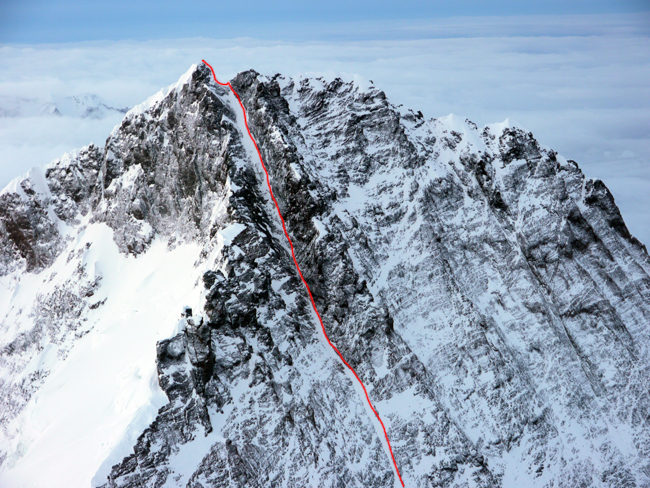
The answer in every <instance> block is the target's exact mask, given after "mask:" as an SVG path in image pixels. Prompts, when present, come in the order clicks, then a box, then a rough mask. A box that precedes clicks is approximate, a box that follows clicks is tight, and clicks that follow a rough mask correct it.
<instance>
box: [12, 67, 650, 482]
mask: <svg viewBox="0 0 650 488" xmlns="http://www.w3.org/2000/svg"><path fill="white" fill-rule="evenodd" d="M232 83H233V85H234V86H235V88H236V89H237V91H238V92H239V94H240V95H241V96H242V100H243V103H244V104H245V106H246V108H247V112H248V114H249V124H250V127H251V130H252V133H253V135H254V136H255V138H256V140H257V142H258V144H259V146H260V149H261V150H262V154H263V156H264V159H265V163H266V165H267V167H268V169H269V173H270V175H271V183H272V185H273V188H274V192H275V196H276V198H277V199H278V201H279V204H280V207H281V210H282V212H283V215H284V217H285V220H286V222H287V228H288V230H289V232H290V234H291V235H292V239H293V242H294V245H295V248H296V255H297V258H298V261H299V262H300V265H301V268H302V270H303V273H304V275H305V278H306V279H307V281H308V282H309V284H310V287H311V289H312V291H313V294H314V298H315V300H316V304H317V306H318V308H319V311H320V313H321V315H322V316H323V319H324V322H325V327H326V328H327V330H328V334H329V336H330V338H331V339H332V341H333V342H334V343H335V344H336V345H337V347H338V349H339V350H340V351H341V352H342V354H343V355H344V357H346V359H347V360H348V361H349V362H350V364H352V366H353V367H354V368H355V370H356V371H357V372H358V373H359V375H360V377H361V378H362V379H363V381H364V383H365V384H366V386H367V387H368V391H369V394H370V397H371V399H372V400H373V403H374V404H375V406H376V407H377V410H378V411H379V413H380V414H381V415H382V419H383V421H384V423H385V424H386V428H387V431H388V435H389V437H390V439H391V443H392V446H393V450H394V452H395V457H396V460H397V463H398V465H399V466H400V471H401V474H402V477H403V478H404V481H405V483H406V486H409V487H411V486H421V487H425V486H514V485H522V486H567V487H568V486H630V487H631V486H648V485H649V484H650V465H649V464H648V456H649V455H650V440H649V438H650V428H649V426H648V418H649V417H648V414H649V412H650V400H649V395H648V386H647V384H646V383H647V382H646V379H647V377H648V372H649V371H650V360H649V357H648V347H647V345H648V340H649V337H648V334H649V331H648V320H649V318H650V309H649V306H648V303H650V300H649V298H650V296H649V294H650V291H649V290H650V278H649V277H648V276H649V273H650V262H649V258H648V255H647V252H646V250H645V248H644V247H643V246H642V245H641V243H639V242H638V241H637V240H636V239H634V237H632V236H631V235H630V234H629V232H628V230H627V228H626V227H625V224H624V222H623V220H622V218H621V216H620V213H619V211H618V209H617V207H616V205H615V204H614V202H613V199H612V197H611V195H610V194H609V192H608V191H607V189H606V187H605V186H604V184H603V183H602V182H600V181H597V180H596V181H593V180H586V179H585V178H584V176H583V175H582V173H581V171H580V170H579V169H578V167H577V164H576V163H575V162H573V161H567V160H566V159H564V158H563V157H561V156H559V155H558V154H556V153H555V152H554V151H552V150H550V149H548V148H543V147H541V146H540V145H539V144H538V143H537V141H535V139H533V137H532V134H529V133H526V132H524V131H522V130H520V129H517V128H516V127H511V126H510V124H508V123H507V122H505V123H502V124H492V125H489V126H486V127H484V128H482V129H478V128H477V127H476V126H475V125H474V124H473V123H472V122H470V121H468V120H462V119H459V118H457V117H454V116H448V117H443V118H439V119H432V120H425V119H424V118H423V117H422V116H421V114H416V113H413V112H410V111H409V112H402V113H400V112H399V110H398V109H397V108H396V107H395V106H393V105H391V104H390V103H389V102H388V101H387V100H386V97H385V95H384V94H383V92H381V91H379V90H377V89H376V88H372V87H365V88H363V89H362V87H360V86H359V85H358V84H355V83H344V82H342V81H341V80H334V81H327V80H323V79H313V78H299V79H285V78H282V77H281V76H277V77H275V78H270V79H269V78H265V77H261V76H259V75H257V74H256V73H255V72H246V73H241V74H239V75H238V76H237V77H236V78H235V79H234V80H233V81H232ZM0 233H1V235H2V241H0V289H1V290H2V293H0V318H2V322H1V323H0V348H2V349H1V351H2V354H1V355H0V375H1V376H0V382H1V384H0V388H1V391H2V408H1V410H0V419H1V422H2V423H1V425H2V431H1V432H0V470H2V472H0V485H2V486H5V485H6V486H19V487H20V486H24V487H43V486H47V487H57V486H61V487H68V488H69V487H72V488H76V487H79V488H81V487H88V486H90V485H93V486H109V487H117V486H119V487H136V486H138V487H140V486H190V487H193V488H196V487H199V486H295V487H298V486H338V484H341V483H343V484H345V485H346V486H377V487H379V486H397V483H398V481H397V477H396V476H395V473H394V470H393V468H392V462H391V459H390V455H389V453H388V451H387V446H386V444H385V442H384V439H383V433H382V431H381V427H380V426H379V425H378V423H377V422H376V419H375V418H374V416H373V414H372V412H371V411H370V410H369V408H368V406H367V404H366V402H365V398H364V397H363V395H362V392H361V391H360V389H359V387H358V385H357V384H356V382H355V381H354V380H353V378H352V377H351V375H350V374H349V372H348V371H347V370H346V369H345V368H344V367H343V366H342V364H341V362H340V360H339V359H338V358H337V357H336V356H335V354H334V353H333V351H332V350H331V348H329V346H328V345H327V343H326V342H325V341H324V338H323V336H322V333H321V332H320V330H319V325H318V323H317V321H316V320H315V316H314V314H313V312H312V311H311V308H310V304H309V301H308V297H307V295H306V291H305V290H304V288H303V287H302V284H301V282H300V280H299V278H298V276H297V273H296V270H295V267H294V265H293V262H292V259H291V257H290V254H289V251H288V248H287V244H286V242H285V239H284V236H283V233H282V229H281V226H280V223H279V220H278V217H277V213H276V211H275V208H274V207H273V205H272V203H271V202H270V198H269V194H268V189H267V188H266V183H265V181H264V177H263V174H262V172H261V166H260V164H259V161H258V159H257V156H256V152H255V150H254V147H253V146H252V142H251V141H250V140H249V139H248V136H247V135H246V131H245V127H244V122H243V119H242V114H241V112H240V109H239V106H238V103H237V102H236V100H235V98H234V96H233V95H232V94H231V93H230V92H229V91H228V90H227V89H226V88H223V87H220V86H218V85H216V84H215V83H214V82H212V80H211V74H210V72H209V71H208V70H207V68H205V67H204V66H200V67H196V66H194V67H192V68H191V69H190V71H188V73H186V75H184V76H183V77H182V78H181V80H179V82H178V83H176V84H174V85H172V86H171V87H170V88H168V89H166V90H163V91H161V92H160V93H159V94H157V95H155V96H154V97H152V98H150V99H149V100H148V101H146V102H145V103H144V104H142V105H140V106H138V107H135V108H134V109H133V110H131V111H130V112H129V113H128V114H127V115H126V117H125V119H124V121H123V122H122V124H121V125H120V126H118V127H116V128H115V130H114V131H113V132H112V133H111V135H110V137H109V139H108V140H107V144H106V147H105V148H97V147H95V146H89V147H87V148H84V149H82V150H80V151H78V152H77V153H74V154H71V155H66V156H64V157H63V158H61V159H60V160H57V161H55V162H54V163H52V164H50V165H48V166H47V167H45V168H41V169H37V170H33V171H32V172H31V173H29V174H27V175H25V176H23V177H21V178H18V179H16V180H14V181H13V182H12V183H11V184H10V185H9V186H8V187H7V188H5V189H4V190H3V191H2V192H1V193H0ZM188 306H189V307H190V308H191V310H189V309H187V308H186V307H188Z"/></svg>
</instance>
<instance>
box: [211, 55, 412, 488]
mask: <svg viewBox="0 0 650 488" xmlns="http://www.w3.org/2000/svg"><path fill="white" fill-rule="evenodd" d="M201 61H203V63H204V64H205V65H206V66H207V67H208V68H210V71H212V77H213V78H214V81H216V82H217V83H218V84H219V85H221V86H227V87H229V88H230V91H232V92H233V94H234V95H235V96H236V97H237V101H238V102H239V106H240V107H241V109H242V112H243V113H244V124H245V125H246V130H247V131H248V136H249V137H250V138H251V141H253V145H254V146H255V149H256V150H257V155H258V156H259V158H260V163H262V169H264V173H266V183H267V185H268V186H269V192H271V198H272V199H273V203H275V208H276V209H277V210H278V215H279V216H280V221H281V222H282V230H284V235H285V236H287V240H288V241H289V246H291V257H293V262H294V263H295V264H296V269H297V270H298V274H299V275H300V279H301V280H302V282H303V284H304V285H305V288H307V293H309V299H310V300H311V305H312V307H314V312H316V315H317V316H318V321H319V322H320V326H321V328H322V329H323V335H324V336H325V339H327V342H328V343H329V345H330V346H332V349H334V350H335V351H336V354H338V355H339V357H340V358H341V361H343V363H344V364H345V365H346V366H347V367H348V369H349V370H350V371H352V374H354V376H355V378H356V379H357V381H358V382H359V384H360V385H361V388H363V392H364V393H365V395H366V400H368V405H370V408H371V409H372V411H373V412H374V413H375V416H376V417H377V420H379V423H380V424H381V428H382V429H384V436H385V437H386V444H388V450H389V451H390V455H391V457H392V458H393V464H394V465H395V471H396V472H397V476H398V478H399V481H400V483H401V484H402V486H404V481H402V476H401V475H400V473H399V468H398V467H397V462H396V461H395V455H394V454H393V448H392V447H391V446H390V440H388V433H387V432H386V427H385V426H384V423H383V422H382V421H381V417H380V416H379V413H378V412H377V410H375V407H373V406H372V402H371V401H370V397H369V396H368V391H367V390H366V387H365V385H364V384H363V381H361V378H359V375H358V374H357V372H356V371H355V370H354V369H353V368H352V366H350V363H348V362H347V361H346V360H345V358H344V357H343V355H342V354H341V352H340V351H339V350H338V349H337V348H336V346H335V345H334V344H332V341H330V338H329V337H328V336H327V332H326V331H325V325H324V324H323V319H322V318H321V316H320V314H319V313H318V309H317V308H316V302H314V297H313V296H312V294H311V290H310V289H309V285H308V284H307V281H306V280H305V278H304V277H303V275H302V271H300V266H298V260H297V259H296V255H295V253H294V251H293V242H291V237H289V232H287V227H286V226H285V224H284V218H283V217H282V213H281V212H280V206H279V205H278V201H277V200H276V199H275V196H274V195H273V189H272V188H271V180H270V178H269V172H268V171H267V170H266V166H265V165H264V160H263V159H262V153H261V152H260V149H259V148H258V147H257V143H256V142H255V139H254V138H253V134H251V130H250V129H249V128H248V120H247V119H246V109H245V108H244V104H243V103H242V101H241V98H239V95H237V92H236V91H235V89H234V88H233V87H232V85H231V84H230V82H226V83H221V82H220V81H219V80H217V76H216V75H215V74H214V69H212V66H211V65H210V64H209V63H208V62H206V60H205V59H202V60H201Z"/></svg>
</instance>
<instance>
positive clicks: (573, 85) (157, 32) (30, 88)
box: [0, 0, 650, 243]
mask: <svg viewBox="0 0 650 488" xmlns="http://www.w3.org/2000/svg"><path fill="white" fill-rule="evenodd" d="M649 11H650V2H648V0H645V1H640V0H629V1H623V0H622V1H612V0H608V1H606V0H594V1H566V0H564V1H555V0H550V1H545V2H537V1H526V2H524V1H521V0H518V1H515V0H511V1H505V0H497V1H492V2H485V1H454V2H449V1H445V2H442V1H416V2H401V3H398V2H392V1H391V2H388V1H383V0H379V1H376V0H375V1H361V2H353V1H350V0H347V1H340V0H334V1H330V2H317V3H316V2H304V1H301V2H298V1H282V2H281V1H278V0H267V1H263V2H262V1H252V0H241V1H237V2H235V1H233V2H215V1H210V2H207V1H198V2H197V1H194V2H167V3H163V4H158V3H155V2H151V1H143V2H132V1H130V2H126V1H122V0H117V1H113V2H104V3H101V4H100V3H97V2H88V1H78V0H74V1H56V0H54V1H44V0H36V1H35V0H23V1H20V2H18V1H15V0H3V1H2V4H1V5H0V43H1V44H0V115H1V114H2V110H3V108H4V109H5V114H7V113H9V112H11V110H8V109H7V107H15V106H19V105H21V104H24V103H27V102H25V101H26V100H27V101H30V100H31V102H29V103H31V106H36V105H38V104H40V103H42V102H52V101H56V100H60V99H61V98H62V97H66V96H71V95H79V94H83V93H92V94H98V95H100V96H101V97H103V98H104V99H105V100H106V101H107V102H108V103H109V104H112V105H115V106H120V107H122V106H133V105H134V104H137V103H139V102H141V101H142V100H144V99H145V98H147V97H148V96H150V95H152V94H153V93H155V92H156V91H158V90H159V89H160V88H161V87H162V86H166V85H169V84H171V83H173V82H174V81H176V80H177V79H178V78H179V76H180V75H181V74H182V73H184V72H185V71H186V70H187V69H188V67H189V66H190V64H192V63H196V62H200V60H201V59H202V58H205V59H206V60H208V61H209V62H211V63H212V64H213V66H214V67H215V69H216V71H217V75H218V76H219V77H220V78H222V79H226V78H230V77H232V76H233V75H234V74H235V73H236V72H237V71H240V70H243V69H249V68H254V69H256V70H257V71H259V72H261V73H264V74H273V73H275V72H282V73H284V74H287V75H295V74H322V75H324V76H326V77H329V78H332V77H334V76H344V77H348V78H349V77H353V76H358V77H361V78H363V79H372V80H373V81H374V83H375V85H376V86H378V87H379V88H381V89H383V90H384V91H385V92H386V93H387V95H388V97H389V99H390V100H391V101H392V102H393V103H396V104H404V105H405V106H407V107H411V108H413V109H415V110H421V111H422V112H423V113H424V114H425V115H426V116H427V117H438V116H442V115H447V114H448V113H451V112H453V113H455V114H457V115H460V116H463V117H468V118H469V119H471V120H474V121H475V122H476V123H477V124H479V125H483V124H486V123H490V122H496V121H502V120H504V119H506V118H510V120H514V121H516V123H518V124H519V125H521V126H523V127H524V128H526V129H527V130H529V131H532V132H533V133H534V135H535V136H536V137H537V138H538V139H539V141H540V142H541V143H542V144H544V145H546V146H550V147H552V148H554V149H556V150H557V151H559V152H560V153H561V154H563V155H564V156H565V157H567V158H570V159H575V160H576V161H578V163H579V165H580V166H581V168H582V169H583V171H584V172H585V173H586V174H587V176H588V177H597V178H601V179H603V180H604V181H605V183H606V184H607V185H608V187H609V188H610V189H611V190H612V192H613V193H614V196H615V198H616V201H617V203H618V204H619V206H620V207H621V209H622V211H623V216H624V218H625V220H626V222H627V223H628V225H629V227H630V229H631V231H632V232H633V234H635V235H637V236H638V237H639V238H640V239H641V240H642V241H644V242H646V243H650V226H649V225H648V223H649V222H650V90H649V88H648V85H649V82H648V80H650V13H649ZM35 104H36V105H35ZM28 105H29V104H28ZM17 113H18V112H16V113H14V116H12V117H8V116H4V117H3V116H0V187H2V186H4V185H5V184H6V183H8V182H9V180H10V179H11V178H13V177H14V176H17V175H19V174H21V173H23V172H24V171H26V170H27V169H29V167H31V166H34V165H38V164H43V163H46V162H48V161H50V160H51V159H53V158H55V157H57V156H59V155H60V154H62V153H63V152H65V151H69V150H71V149H73V148H74V147H80V146H84V145H86V144H87V143H88V142H90V141H91V140H92V141H94V142H96V143H99V144H103V142H104V141H105V139H106V137H107V135H108V134H109V133H110V131H111V129H112V127H113V126H114V125H115V124H117V123H119V121H120V117H121V116H120V115H119V114H117V113H114V114H112V115H111V114H109V115H108V116H107V117H106V118H104V119H101V120H92V119H82V118H79V117H73V116H64V117H53V116H46V115H39V114H34V113H32V112H29V111H25V110H24V111H23V113H22V114H17Z"/></svg>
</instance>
